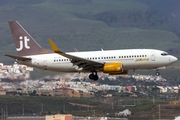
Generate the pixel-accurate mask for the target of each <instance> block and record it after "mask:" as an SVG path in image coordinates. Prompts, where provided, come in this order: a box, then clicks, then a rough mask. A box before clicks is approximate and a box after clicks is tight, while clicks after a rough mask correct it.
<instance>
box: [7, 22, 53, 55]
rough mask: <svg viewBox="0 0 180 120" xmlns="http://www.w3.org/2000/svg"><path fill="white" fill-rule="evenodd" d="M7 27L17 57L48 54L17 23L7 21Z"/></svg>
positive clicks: (47, 51)
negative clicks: (9, 30) (8, 27)
mask: <svg viewBox="0 0 180 120" xmlns="http://www.w3.org/2000/svg"><path fill="white" fill-rule="evenodd" d="M9 26H10V29H11V33H12V36H13V39H14V42H15V46H16V50H17V52H18V55H19V56H29V55H37V54H43V53H49V52H50V51H49V50H46V49H44V48H42V47H41V46H40V45H39V44H38V43H37V42H36V41H35V40H34V39H33V38H32V37H31V35H29V34H28V32H27V31H26V30H25V29H24V28H23V27H22V26H21V25H20V24H19V23H18V22H17V21H14V20H11V21H9Z"/></svg>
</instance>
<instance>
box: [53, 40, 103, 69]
mask: <svg viewBox="0 0 180 120" xmlns="http://www.w3.org/2000/svg"><path fill="white" fill-rule="evenodd" d="M49 43H50V46H51V48H52V50H53V51H54V52H55V53H57V54H59V55H62V56H64V57H67V58H69V59H70V60H71V62H72V63H73V65H77V66H78V67H79V68H83V69H84V70H93V69H95V70H98V69H100V68H102V66H103V65H104V63H103V62H98V61H92V60H88V59H84V58H81V57H78V56H74V55H70V54H66V53H64V52H62V51H60V50H59V49H58V47H57V46H56V45H55V43H54V42H53V41H52V40H51V39H49Z"/></svg>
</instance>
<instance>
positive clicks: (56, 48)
mask: <svg viewBox="0 0 180 120" xmlns="http://www.w3.org/2000/svg"><path fill="white" fill-rule="evenodd" d="M49 44H50V46H51V48H52V50H53V51H54V52H55V53H63V52H61V51H60V50H59V49H58V47H57V46H56V44H55V43H54V42H53V41H52V40H51V39H49Z"/></svg>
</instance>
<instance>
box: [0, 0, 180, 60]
mask: <svg viewBox="0 0 180 120" xmlns="http://www.w3.org/2000/svg"><path fill="white" fill-rule="evenodd" d="M179 6H180V2H179V1H178V0H171V1H169V0H158V1H157V0H53V1H51V0H38V1H37V0H31V1H28V0H6V1H4V0H0V16H1V19H0V37H1V42H0V43H1V44H0V50H1V54H3V53H13V54H16V52H15V46H14V43H13V41H12V36H11V33H10V30H9V26H8V23H7V21H8V20H12V19H14V20H17V21H19V23H20V24H21V25H22V26H23V27H24V28H25V29H26V30H27V31H28V32H29V33H30V34H31V35H32V36H33V37H34V39H35V40H37V42H38V43H39V44H40V45H42V46H43V47H46V48H50V46H49V43H48V41H47V39H48V38H52V39H53V40H54V41H55V43H56V44H57V45H58V47H59V48H60V49H62V50H64V51H72V50H73V49H72V48H73V47H76V48H77V49H78V50H79V51H82V50H100V49H101V48H103V49H105V50H106V49H122V48H156V49H162V50H166V51H169V52H171V53H173V54H175V55H176V56H178V54H179V50H180V38H179V36H178V35H179V33H180V32H179V31H180V26H179V18H180V14H179V10H178V9H179V8H180V7H179ZM0 61H1V62H6V63H9V62H13V60H11V59H10V58H8V59H7V58H6V57H4V56H3V55H2V57H1V58H0Z"/></svg>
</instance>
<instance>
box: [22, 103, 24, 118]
mask: <svg viewBox="0 0 180 120" xmlns="http://www.w3.org/2000/svg"><path fill="white" fill-rule="evenodd" d="M22 115H23V116H24V103H23V104H22Z"/></svg>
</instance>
